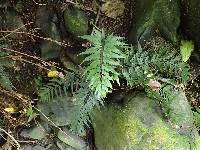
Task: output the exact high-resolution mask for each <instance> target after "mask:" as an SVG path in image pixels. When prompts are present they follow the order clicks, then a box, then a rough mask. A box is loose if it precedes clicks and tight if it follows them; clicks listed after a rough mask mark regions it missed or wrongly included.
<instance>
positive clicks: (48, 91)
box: [39, 72, 78, 102]
mask: <svg viewBox="0 0 200 150" xmlns="http://www.w3.org/2000/svg"><path fill="white" fill-rule="evenodd" d="M75 80H76V76H75V74H73V73H69V72H67V73H66V75H65V78H63V79H62V78H53V79H52V80H50V81H49V83H47V84H45V85H43V86H42V87H40V89H39V97H40V100H41V101H43V102H50V101H51V100H52V99H54V98H57V97H63V96H67V95H68V94H67V92H68V91H69V89H70V87H71V91H72V92H73V90H74V89H73V87H74V82H76V81H75ZM76 84H78V82H77V83H76ZM76 86H77V85H76Z"/></svg>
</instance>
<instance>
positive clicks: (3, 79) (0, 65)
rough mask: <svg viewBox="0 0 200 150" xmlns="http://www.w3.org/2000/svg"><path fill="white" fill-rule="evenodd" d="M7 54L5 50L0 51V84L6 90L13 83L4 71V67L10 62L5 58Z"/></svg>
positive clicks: (11, 86) (9, 88)
mask: <svg viewBox="0 0 200 150" xmlns="http://www.w3.org/2000/svg"><path fill="white" fill-rule="evenodd" d="M7 56H8V54H7V53H6V52H3V51H0V85H1V86H2V87H3V88H5V89H7V90H12V88H13V85H12V83H11V81H10V79H9V75H8V73H7V72H6V71H5V68H6V67H9V66H10V62H9V61H8V59H7V58H6V57H7Z"/></svg>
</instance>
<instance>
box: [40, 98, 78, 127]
mask: <svg viewBox="0 0 200 150" xmlns="http://www.w3.org/2000/svg"><path fill="white" fill-rule="evenodd" d="M70 101H71V99H70V98H58V99H54V100H52V101H51V102H44V103H38V108H39V110H41V112H43V113H44V114H45V115H46V116H47V117H49V119H51V120H52V121H53V122H54V123H55V124H56V125H57V126H66V125H69V124H70V122H71V120H72V119H73V118H71V117H72V113H73V110H74V108H73V104H72V102H70ZM40 118H41V119H42V120H44V121H47V119H46V118H45V117H44V116H43V115H42V114H40Z"/></svg>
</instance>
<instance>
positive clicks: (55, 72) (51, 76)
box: [47, 71, 59, 78]
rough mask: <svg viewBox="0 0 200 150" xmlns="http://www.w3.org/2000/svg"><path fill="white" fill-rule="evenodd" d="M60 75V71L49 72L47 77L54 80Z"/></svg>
mask: <svg viewBox="0 0 200 150" xmlns="http://www.w3.org/2000/svg"><path fill="white" fill-rule="evenodd" d="M58 74H59V72H58V71H49V72H48V75H47V76H48V77H50V78H53V77H57V76H58Z"/></svg>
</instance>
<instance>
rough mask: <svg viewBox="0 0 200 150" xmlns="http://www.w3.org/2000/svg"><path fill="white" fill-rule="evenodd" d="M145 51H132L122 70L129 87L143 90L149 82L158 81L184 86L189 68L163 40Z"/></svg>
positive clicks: (156, 41) (155, 42) (157, 40)
mask: <svg viewBox="0 0 200 150" xmlns="http://www.w3.org/2000/svg"><path fill="white" fill-rule="evenodd" d="M151 42H152V43H154V44H153V45H151V46H149V47H148V48H147V49H146V50H143V49H138V50H136V49H132V52H131V54H130V56H129V58H128V60H127V62H126V63H127V67H126V68H125V69H124V76H125V78H126V79H127V81H128V84H129V85H131V86H134V87H135V86H140V87H143V88H145V87H146V86H147V84H148V82H149V81H150V79H153V80H158V81H159V80H160V81H162V82H163V81H164V80H165V81H164V82H168V83H171V84H181V83H182V84H186V83H187V80H188V78H189V67H188V65H187V64H186V63H184V62H182V61H181V57H180V56H179V55H178V54H177V53H176V50H175V49H174V48H173V47H172V45H171V44H169V43H167V42H165V41H164V40H163V39H156V40H153V41H151Z"/></svg>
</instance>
